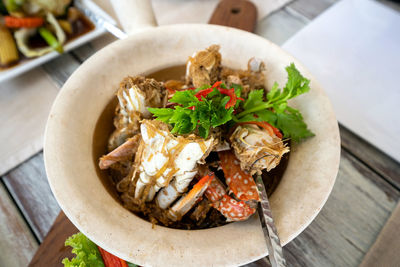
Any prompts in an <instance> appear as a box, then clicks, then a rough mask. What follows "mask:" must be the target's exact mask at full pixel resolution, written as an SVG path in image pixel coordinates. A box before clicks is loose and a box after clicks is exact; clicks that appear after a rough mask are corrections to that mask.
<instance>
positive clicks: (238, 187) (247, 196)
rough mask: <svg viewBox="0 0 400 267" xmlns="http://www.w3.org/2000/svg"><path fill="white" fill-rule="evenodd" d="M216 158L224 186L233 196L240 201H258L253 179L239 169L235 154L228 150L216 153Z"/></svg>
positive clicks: (258, 197)
mask: <svg viewBox="0 0 400 267" xmlns="http://www.w3.org/2000/svg"><path fill="white" fill-rule="evenodd" d="M218 156H219V158H220V160H221V167H222V170H223V171H224V175H225V181H226V184H227V185H228V187H229V189H230V190H231V191H232V192H233V194H235V196H236V197H237V198H238V199H240V200H244V201H249V200H255V201H260V196H259V194H258V190H257V186H256V183H255V182H254V179H253V177H252V176H251V175H250V174H249V173H247V172H245V171H243V170H242V169H241V168H240V163H239V161H238V159H237V158H236V156H235V154H234V153H233V152H232V151H231V150H229V151H221V152H218Z"/></svg>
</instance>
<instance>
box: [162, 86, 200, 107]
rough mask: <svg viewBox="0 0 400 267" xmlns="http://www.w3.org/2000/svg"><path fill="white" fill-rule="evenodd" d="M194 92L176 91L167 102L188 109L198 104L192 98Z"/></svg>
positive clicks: (195, 98) (194, 98)
mask: <svg viewBox="0 0 400 267" xmlns="http://www.w3.org/2000/svg"><path fill="white" fill-rule="evenodd" d="M194 95H195V91H194V90H185V91H177V92H175V94H174V95H173V96H172V98H171V99H170V100H169V102H171V103H177V104H181V105H182V106H183V107H190V106H193V104H195V103H197V102H199V100H198V99H197V97H195V96H194Z"/></svg>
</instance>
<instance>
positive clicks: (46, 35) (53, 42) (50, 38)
mask: <svg viewBox="0 0 400 267" xmlns="http://www.w3.org/2000/svg"><path fill="white" fill-rule="evenodd" d="M39 34H40V36H42V38H43V39H44V40H45V41H46V43H47V44H48V45H49V46H51V47H52V48H53V49H54V50H56V51H57V52H58V53H62V52H63V47H62V45H61V44H60V43H59V42H58V40H57V38H56V37H55V36H54V35H53V34H52V33H51V31H49V30H48V29H46V28H44V27H40V28H39Z"/></svg>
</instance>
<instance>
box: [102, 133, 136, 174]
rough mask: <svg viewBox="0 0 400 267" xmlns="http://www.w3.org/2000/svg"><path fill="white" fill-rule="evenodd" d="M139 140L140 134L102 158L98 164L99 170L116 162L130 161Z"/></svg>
mask: <svg viewBox="0 0 400 267" xmlns="http://www.w3.org/2000/svg"><path fill="white" fill-rule="evenodd" d="M139 139H140V134H138V135H135V136H134V137H132V138H129V139H128V140H126V141H125V143H123V144H122V145H120V146H119V147H117V148H116V149H114V150H113V151H111V152H110V153H108V154H107V155H105V156H102V157H101V158H100V162H99V167H100V169H102V170H105V169H108V168H109V167H110V166H111V165H113V164H114V163H116V162H119V161H122V160H128V159H130V158H131V157H132V156H133V154H134V153H135V152H136V150H137V147H138V145H139V142H138V141H139Z"/></svg>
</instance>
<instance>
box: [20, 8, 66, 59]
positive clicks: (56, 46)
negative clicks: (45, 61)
mask: <svg viewBox="0 0 400 267" xmlns="http://www.w3.org/2000/svg"><path fill="white" fill-rule="evenodd" d="M46 20H47V22H48V23H49V24H50V25H51V26H52V27H53V28H54V30H55V36H53V38H51V37H50V36H49V35H48V33H49V32H47V31H43V32H42V33H43V34H44V35H45V36H46V38H48V39H47V40H46V39H45V40H46V42H47V43H51V44H50V46H48V47H43V48H36V49H33V48H31V47H29V44H28V41H29V37H31V36H32V35H35V34H36V33H37V31H36V29H27V28H22V29H19V30H17V31H15V33H14V37H15V40H16V41H17V45H18V48H19V50H20V51H21V53H22V54H24V55H25V56H26V57H28V58H31V57H37V56H42V55H44V54H47V53H49V52H51V51H53V50H56V51H58V52H60V51H61V52H60V53H62V47H61V45H62V44H63V43H65V41H66V39H67V37H66V35H65V33H64V31H63V30H62V29H61V27H60V25H59V24H58V22H57V20H56V18H55V17H54V15H53V14H51V13H48V14H47V16H46ZM50 33H51V32H50ZM51 35H53V34H52V33H51ZM42 36H43V35H42ZM54 39H56V42H54Z"/></svg>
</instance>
